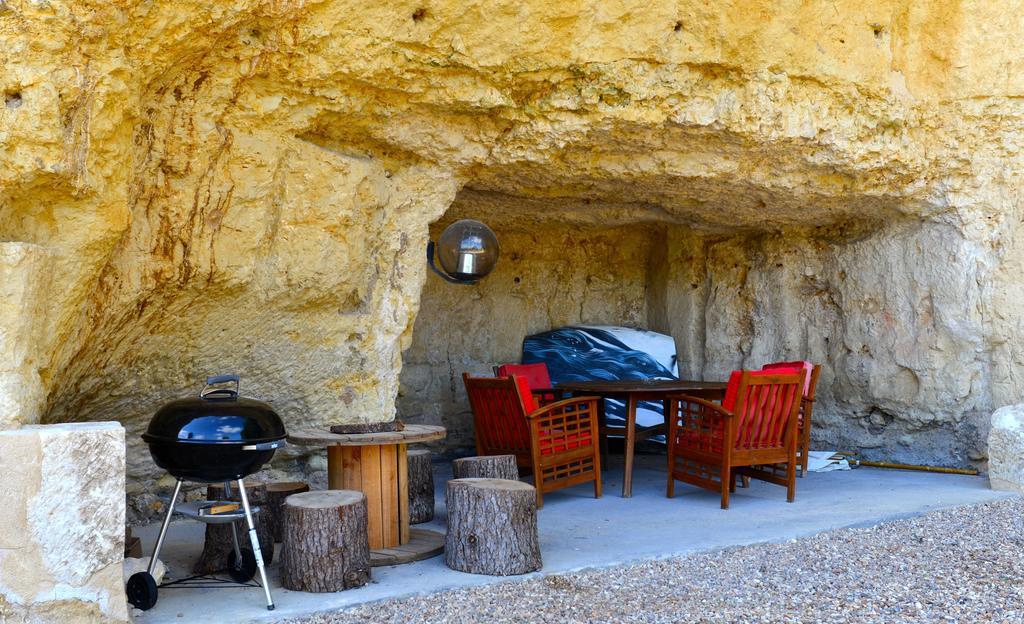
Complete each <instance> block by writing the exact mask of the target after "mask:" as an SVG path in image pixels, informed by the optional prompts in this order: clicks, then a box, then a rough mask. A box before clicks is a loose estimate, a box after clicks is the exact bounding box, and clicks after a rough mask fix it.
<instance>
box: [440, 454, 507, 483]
mask: <svg viewBox="0 0 1024 624" xmlns="http://www.w3.org/2000/svg"><path fill="white" fill-rule="evenodd" d="M452 476H453V477H454V478H456V479H508V480H510V481H518V480H519V468H518V467H516V456H515V455H482V456H479V457H463V458H462V459H456V460H455V461H453V462H452Z"/></svg>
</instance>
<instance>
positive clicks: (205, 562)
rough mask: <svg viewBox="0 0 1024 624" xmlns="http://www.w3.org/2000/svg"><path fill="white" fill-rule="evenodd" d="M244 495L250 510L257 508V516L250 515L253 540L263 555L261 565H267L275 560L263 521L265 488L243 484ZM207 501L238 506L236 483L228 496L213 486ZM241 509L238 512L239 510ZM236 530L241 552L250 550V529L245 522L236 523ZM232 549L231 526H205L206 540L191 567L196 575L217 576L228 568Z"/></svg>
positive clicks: (207, 491)
mask: <svg viewBox="0 0 1024 624" xmlns="http://www.w3.org/2000/svg"><path fill="white" fill-rule="evenodd" d="M245 493H246V495H247V497H248V498H249V506H250V507H259V508H260V512H259V513H257V514H254V515H253V522H255V523H256V537H257V538H258V539H259V540H260V551H261V552H262V553H263V562H264V563H265V564H266V565H270V563H271V562H272V561H273V560H274V536H273V535H271V533H270V524H269V523H268V522H267V521H266V517H265V516H266V504H267V486H266V484H264V483H248V482H246V484H245ZM206 498H207V500H228V501H235V502H238V503H241V501H242V497H241V496H240V495H239V493H238V483H235V482H232V484H231V496H228V495H227V494H226V493H225V491H224V484H223V483H212V484H210V485H209V486H207V488H206ZM239 509H241V508H239ZM234 524H235V530H237V531H238V545H239V546H240V547H241V548H243V549H244V548H250V549H251V548H252V543H251V542H250V541H249V525H247V524H246V523H245V521H244V520H240V521H238V522H235V523H234ZM233 550H234V546H233V545H232V541H231V524H208V525H206V539H205V540H204V542H203V552H202V554H201V555H199V561H196V564H195V566H193V567H192V572H193V573H195V574H216V573H217V572H222V571H224V570H226V569H227V568H228V561H229V558H230V556H231V553H232V551H233Z"/></svg>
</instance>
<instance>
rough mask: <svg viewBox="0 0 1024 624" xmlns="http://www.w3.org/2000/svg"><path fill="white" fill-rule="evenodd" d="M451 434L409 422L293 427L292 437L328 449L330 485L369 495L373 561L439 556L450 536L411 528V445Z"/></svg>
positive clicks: (302, 443)
mask: <svg viewBox="0 0 1024 624" xmlns="http://www.w3.org/2000/svg"><path fill="white" fill-rule="evenodd" d="M444 437H445V429H444V427H438V426H434V425H406V426H405V429H403V430H402V431H389V432H384V433H350V434H339V433H331V432H330V431H328V430H327V429H307V430H292V431H291V433H290V434H289V435H288V441H289V442H290V443H292V444H296V445H299V446H324V447H327V487H328V489H331V490H358V491H360V492H362V493H364V494H365V495H366V511H367V531H368V533H369V537H370V551H371V552H370V555H371V563H372V564H373V565H375V566H376V565H394V564H396V563H408V562H410V561H416V560H417V559H423V558H425V557H428V556H433V554H437V553H439V552H440V551H441V549H442V548H443V547H444V536H443V535H441V534H440V533H437V532H436V531H428V530H425V529H412V530H411V531H410V529H409V470H408V463H407V459H406V450H407V445H409V444H412V443H415V442H430V441H432V440H441V439H443V438H444Z"/></svg>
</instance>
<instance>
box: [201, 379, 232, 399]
mask: <svg viewBox="0 0 1024 624" xmlns="http://www.w3.org/2000/svg"><path fill="white" fill-rule="evenodd" d="M232 381H233V382H235V388H234V390H232V389H231V388H211V387H210V386H213V385H216V384H222V383H229V382H232ZM238 385H239V377H238V375H215V376H213V377H207V378H206V385H205V386H203V390H202V391H201V392H200V393H199V398H200V399H207V400H214V399H232V400H233V399H237V398H238Z"/></svg>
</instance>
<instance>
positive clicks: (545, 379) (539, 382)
mask: <svg viewBox="0 0 1024 624" xmlns="http://www.w3.org/2000/svg"><path fill="white" fill-rule="evenodd" d="M511 375H516V376H519V377H523V378H525V379H526V382H527V384H529V386H530V389H531V390H545V389H547V388H550V387H551V375H549V374H548V365H547V364H545V363H544V362H537V363H536V364H502V365H501V366H499V367H498V377H509V376H511Z"/></svg>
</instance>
